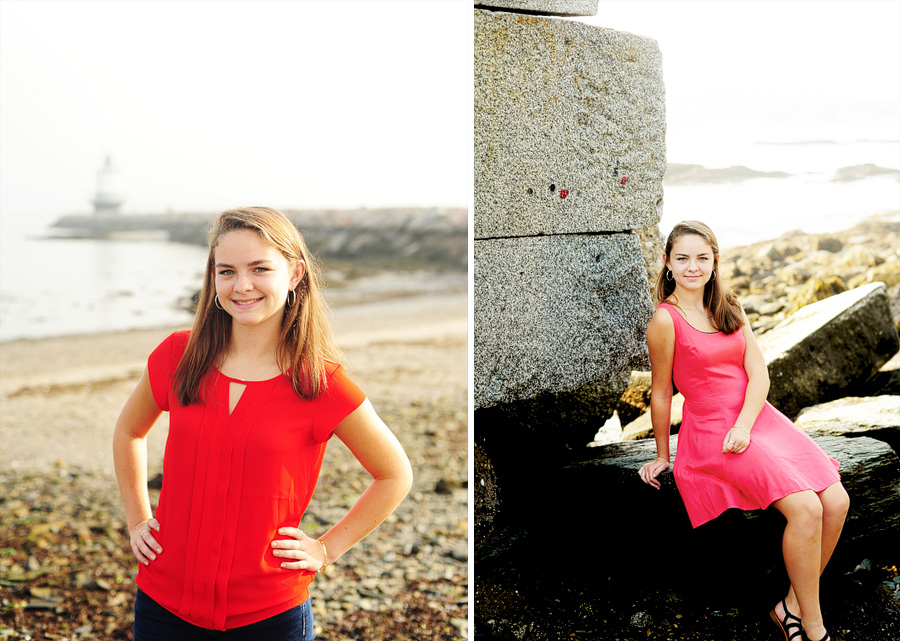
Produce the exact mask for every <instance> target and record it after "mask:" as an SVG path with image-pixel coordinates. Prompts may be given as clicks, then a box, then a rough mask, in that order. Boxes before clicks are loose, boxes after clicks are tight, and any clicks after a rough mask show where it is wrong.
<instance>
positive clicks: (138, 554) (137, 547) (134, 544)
mask: <svg viewBox="0 0 900 641" xmlns="http://www.w3.org/2000/svg"><path fill="white" fill-rule="evenodd" d="M154 530H155V531H156V532H159V521H157V520H156V519H154V518H151V519H147V520H146V521H141V522H140V523H138V524H137V525H135V526H134V527H133V528H131V531H130V532H129V534H130V536H131V551H132V552H134V556H135V558H136V559H137V560H138V561H139V562H141V563H143V564H144V565H150V561H155V560H156V555H157V554H162V546H161V545H160V544H159V541H157V540H156V537H154V536H153V532H154Z"/></svg>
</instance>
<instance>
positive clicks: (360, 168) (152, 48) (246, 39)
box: [0, 0, 472, 220]
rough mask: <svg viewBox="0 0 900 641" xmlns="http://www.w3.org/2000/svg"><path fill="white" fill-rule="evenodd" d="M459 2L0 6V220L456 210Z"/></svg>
mask: <svg viewBox="0 0 900 641" xmlns="http://www.w3.org/2000/svg"><path fill="white" fill-rule="evenodd" d="M471 31H472V9H471V5H469V4H468V3H467V2H459V1H456V2H436V1H428V2H412V1H408V2H386V1H382V0H378V1H376V2H372V1H371V0H363V1H359V2H349V1H346V2H344V1H342V2H334V1H330V2H291V1H276V2H245V1H231V2H212V1H193V2H174V1H161V2H144V1H135V0H126V1H122V2H111V1H110V2H104V1H101V2H84V1H80V0H64V1H62V2H51V1H48V0H43V1H34V2H21V1H11V0H3V1H2V2H0V172H2V173H0V181H2V182H0V215H2V218H4V219H7V220H8V217H10V216H23V215H26V216H34V217H38V218H49V219H51V220H52V219H53V218H55V217H56V216H58V215H59V214H62V213H70V212H77V211H89V210H90V209H91V206H90V204H89V202H88V200H89V198H90V197H91V196H92V195H93V192H94V189H95V184H96V172H97V170H98V169H99V168H100V166H101V165H102V163H103V159H104V157H105V156H106V154H107V153H109V154H111V155H112V160H113V164H114V165H115V166H117V167H118V169H119V170H120V171H119V174H118V182H119V186H120V188H121V191H122V192H124V193H123V196H124V197H125V200H126V203H125V205H124V207H123V211H132V212H134V211H138V212H151V211H163V210H165V209H167V208H168V207H170V206H171V207H173V208H174V209H175V210H176V211H186V210H204V211H207V210H208V211H215V210H219V209H223V208H227V207H232V206H237V205H240V204H268V205H271V206H275V207H284V208H287V207H297V208H304V207H316V206H323V207H357V206H368V207H376V206H391V205H424V206H431V205H447V206H465V205H466V204H467V202H468V198H469V191H470V187H469V173H470V172H469V171H468V169H469V165H470V163H471V160H470V159H471V122H472V118H471V111H472V108H471V90H470V86H471V60H472V54H471Z"/></svg>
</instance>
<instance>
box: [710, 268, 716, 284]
mask: <svg viewBox="0 0 900 641" xmlns="http://www.w3.org/2000/svg"><path fill="white" fill-rule="evenodd" d="M715 279H716V270H715V269H714V270H713V273H712V278H710V279H709V282H713V281H714V280H715Z"/></svg>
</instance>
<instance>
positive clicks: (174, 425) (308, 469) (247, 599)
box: [137, 331, 365, 630]
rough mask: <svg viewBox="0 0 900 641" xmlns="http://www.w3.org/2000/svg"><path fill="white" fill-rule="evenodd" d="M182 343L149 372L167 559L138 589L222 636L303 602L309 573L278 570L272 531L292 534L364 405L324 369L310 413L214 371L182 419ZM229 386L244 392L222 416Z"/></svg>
mask: <svg viewBox="0 0 900 641" xmlns="http://www.w3.org/2000/svg"><path fill="white" fill-rule="evenodd" d="M188 334H189V332H186V331H185V332H176V333H174V334H172V335H171V336H169V337H168V338H167V339H166V340H164V341H163V342H162V343H161V344H160V345H159V347H157V348H156V349H155V350H154V351H153V353H152V354H151V355H150V358H149V360H148V366H147V367H148V371H149V375H150V386H151V388H152V390H153V397H154V399H155V400H156V404H157V405H158V406H159V407H160V409H162V410H164V411H168V412H169V436H168V440H167V441H166V453H165V458H164V460H163V479H164V481H165V482H164V484H163V489H162V492H161V493H160V496H159V506H158V508H157V511H156V518H157V520H158V521H159V523H160V531H159V533H157V534H155V536H156V538H157V540H158V541H159V542H160V545H162V548H163V552H162V554H160V555H158V556H157V557H156V560H155V561H150V565H147V566H144V565H140V566H139V570H138V576H137V583H138V585H139V586H140V588H141V589H142V590H143V591H144V592H146V593H147V595H148V596H150V597H151V598H152V599H153V600H154V601H156V602H157V603H159V604H160V605H161V606H163V607H164V608H166V609H167V610H169V611H170V612H172V613H174V614H176V615H178V616H179V617H181V618H182V619H184V620H186V621H188V622H190V623H193V624H194V625H198V626H201V627H203V628H210V629H216V630H225V629H228V628H234V627H238V626H243V625H249V624H251V623H255V622H257V621H261V620H262V619H266V618H269V617H272V616H275V615H276V614H280V613H282V612H284V611H286V610H289V609H290V608H292V607H294V606H297V605H299V604H301V603H303V602H304V601H306V599H308V598H309V589H308V588H309V584H310V583H311V582H312V580H313V578H314V576H315V573H313V572H308V571H303V570H286V569H284V568H282V567H281V563H282V559H280V558H279V557H276V556H275V555H274V554H272V546H271V543H272V541H273V540H275V539H282V538H284V537H283V536H281V535H278V534H277V531H278V528H279V527H284V526H291V527H297V526H299V524H300V520H301V519H302V517H303V513H304V512H305V511H306V507H307V506H308V505H309V500H310V497H311V496H312V493H313V490H314V489H315V487H316V481H317V480H318V477H319V470H320V469H321V467H322V458H323V457H324V455H325V445H326V443H327V441H328V439H329V438H330V437H331V434H332V432H333V431H334V429H335V428H336V427H337V426H338V424H340V422H341V421H342V420H344V418H346V417H347V416H348V415H349V414H350V413H351V412H353V410H355V409H356V408H358V407H359V406H360V405H361V404H362V402H363V401H364V400H365V394H364V393H363V392H362V390H360V389H359V387H357V386H356V384H354V383H353V381H351V380H350V379H349V378H348V377H347V375H346V374H345V373H344V371H343V368H341V367H340V366H339V365H336V364H331V363H329V367H327V370H328V388H327V390H326V391H325V392H324V393H322V394H320V395H319V397H317V398H316V399H315V400H312V401H309V400H306V399H303V398H301V397H299V396H298V395H297V394H296V393H295V392H294V390H293V388H292V387H291V384H290V382H289V381H288V380H287V379H286V378H285V377H283V376H277V377H275V378H272V379H269V380H266V381H249V382H245V381H239V380H237V379H232V378H229V377H228V376H225V375H224V374H222V373H221V372H219V371H218V370H216V369H214V370H213V371H212V372H210V373H209V374H207V376H206V377H205V378H204V380H203V386H204V387H203V388H202V389H208V390H209V394H210V396H209V398H210V399H211V400H210V401H209V402H204V403H194V404H192V405H189V406H188V407H182V406H181V405H179V404H178V401H177V400H176V399H175V396H174V389H173V384H172V383H173V377H174V374H175V368H176V367H177V366H178V362H179V360H180V359H181V356H182V355H183V354H184V350H185V347H186V346H187V339H188ZM232 381H235V382H239V383H241V384H244V385H246V388H245V389H244V392H243V394H242V395H241V397H240V400H239V401H238V403H237V405H236V406H235V408H234V411H233V412H232V413H231V415H229V414H228V394H229V384H230V383H231V382H232Z"/></svg>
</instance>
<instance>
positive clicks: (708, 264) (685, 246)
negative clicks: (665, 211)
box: [666, 234, 716, 290]
mask: <svg viewBox="0 0 900 641" xmlns="http://www.w3.org/2000/svg"><path fill="white" fill-rule="evenodd" d="M715 263H716V260H715V254H714V253H713V249H712V247H711V246H710V245H709V243H707V242H706V240H705V239H704V238H703V237H702V236H698V235H696V234H685V235H684V236H681V237H679V238H678V240H676V241H675V242H674V243H672V252H671V253H670V254H669V255H668V256H666V268H667V269H670V270H671V271H672V278H673V279H674V280H675V284H676V286H680V287H683V288H684V289H688V290H696V289H700V290H702V289H703V288H704V287H705V286H706V283H707V282H708V281H709V279H710V277H711V276H712V272H713V270H714V269H715Z"/></svg>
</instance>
